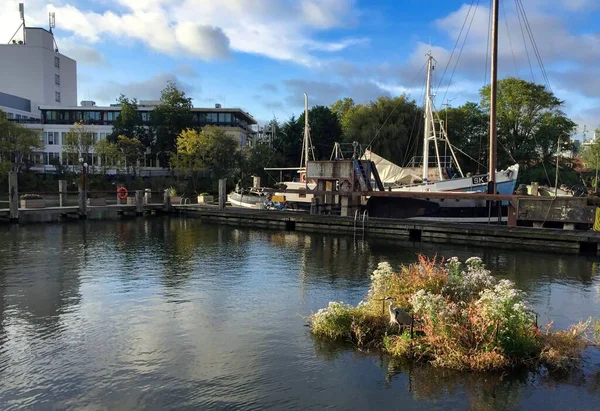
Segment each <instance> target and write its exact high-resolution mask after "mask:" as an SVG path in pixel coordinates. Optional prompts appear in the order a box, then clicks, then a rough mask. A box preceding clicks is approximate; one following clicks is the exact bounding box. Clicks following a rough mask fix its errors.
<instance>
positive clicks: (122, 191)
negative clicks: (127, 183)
mask: <svg viewBox="0 0 600 411" xmlns="http://www.w3.org/2000/svg"><path fill="white" fill-rule="evenodd" d="M127 195H128V192H127V189H126V188H125V187H119V188H117V197H119V199H120V200H125V199H126V198H127Z"/></svg>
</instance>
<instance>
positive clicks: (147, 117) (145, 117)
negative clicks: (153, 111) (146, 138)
mask: <svg viewBox="0 0 600 411" xmlns="http://www.w3.org/2000/svg"><path fill="white" fill-rule="evenodd" d="M140 114H141V115H142V121H143V122H144V123H147V122H148V120H150V113H148V112H147V111H142V112H141V113H140Z"/></svg>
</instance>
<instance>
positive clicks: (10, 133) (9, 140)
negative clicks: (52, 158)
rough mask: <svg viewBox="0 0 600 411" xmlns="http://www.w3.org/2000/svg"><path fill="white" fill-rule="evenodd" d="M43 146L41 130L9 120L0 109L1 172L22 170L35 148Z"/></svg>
mask: <svg viewBox="0 0 600 411" xmlns="http://www.w3.org/2000/svg"><path fill="white" fill-rule="evenodd" d="M42 148H43V143H42V142H41V140H40V132H38V131H36V130H31V129H29V128H25V127H23V126H22V125H20V124H16V123H12V122H10V121H8V120H7V119H6V117H5V115H4V112H3V111H2V110H0V172H2V173H3V174H4V173H5V172H8V171H11V170H13V171H17V172H18V171H21V170H22V169H23V168H24V167H26V166H27V164H28V159H29V157H30V156H31V155H32V154H34V153H35V150H39V149H42Z"/></svg>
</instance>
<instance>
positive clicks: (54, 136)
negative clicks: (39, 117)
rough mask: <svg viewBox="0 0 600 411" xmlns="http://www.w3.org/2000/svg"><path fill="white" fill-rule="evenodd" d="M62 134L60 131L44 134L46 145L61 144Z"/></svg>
mask: <svg viewBox="0 0 600 411" xmlns="http://www.w3.org/2000/svg"><path fill="white" fill-rule="evenodd" d="M59 140H60V133H59V132H58V131H48V132H44V143H45V144H47V145H49V146H55V145H58V144H60V141H59Z"/></svg>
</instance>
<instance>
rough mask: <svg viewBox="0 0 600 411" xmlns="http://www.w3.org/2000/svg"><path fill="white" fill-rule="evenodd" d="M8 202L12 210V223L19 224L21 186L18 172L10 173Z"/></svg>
mask: <svg viewBox="0 0 600 411" xmlns="http://www.w3.org/2000/svg"><path fill="white" fill-rule="evenodd" d="M8 201H9V208H10V217H9V218H10V221H11V222H13V223H18V222H19V184H18V179H17V172H16V171H11V172H9V173H8Z"/></svg>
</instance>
